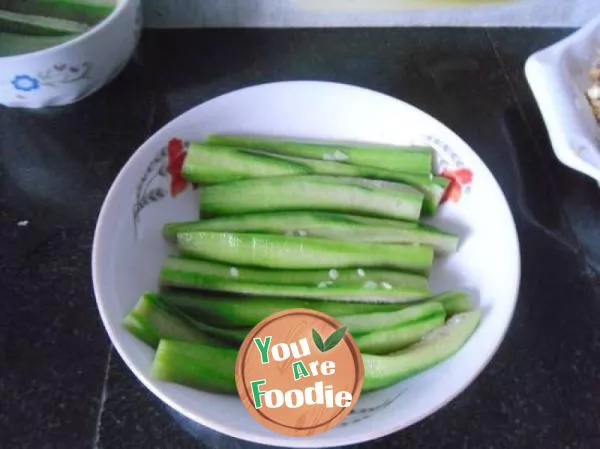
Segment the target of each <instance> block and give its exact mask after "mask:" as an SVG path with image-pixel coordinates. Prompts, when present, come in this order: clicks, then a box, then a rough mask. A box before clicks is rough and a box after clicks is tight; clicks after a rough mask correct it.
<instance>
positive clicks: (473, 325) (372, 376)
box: [362, 310, 481, 392]
mask: <svg viewBox="0 0 600 449" xmlns="http://www.w3.org/2000/svg"><path fill="white" fill-rule="evenodd" d="M480 318H481V312H480V311H479V310H474V311H471V312H465V313H461V314H457V315H455V316H453V317H452V318H450V319H449V320H448V322H447V323H446V324H445V325H444V326H442V327H441V328H438V329H436V330H434V331H433V332H432V333H431V334H429V335H428V336H427V337H426V338H424V339H423V340H422V341H421V342H419V343H417V344H415V345H413V346H410V347H408V348H407V349H404V350H402V351H399V352H397V353H395V354H392V355H384V356H377V355H370V354H363V356H362V357H363V365H364V369H365V380H364V383H363V392H367V391H371V390H376V389H380V388H385V387H388V386H390V385H394V384H396V383H398V382H400V381H401V380H404V379H407V378H408V377H410V376H413V375H415V374H418V373H420V372H422V371H424V370H426V369H429V368H431V367H433V366H435V365H437V364H438V363H441V362H443V361H444V360H446V359H448V358H450V357H451V356H453V355H454V354H455V353H456V352H458V350H459V349H461V348H462V346H463V345H464V344H465V343H466V342H467V340H468V339H469V338H470V337H471V335H473V332H475V330H476V329H477V326H478V325H479V320H480Z"/></svg>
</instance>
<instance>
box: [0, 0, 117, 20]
mask: <svg viewBox="0 0 600 449" xmlns="http://www.w3.org/2000/svg"><path fill="white" fill-rule="evenodd" d="M1 4H2V5H5V4H6V6H5V8H6V9H8V10H9V11H13V12H18V13H24V14H36V15H42V16H47V17H55V18H59V19H68V20H73V21H76V22H83V23H86V24H88V25H94V24H96V23H97V22H99V21H101V20H103V19H104V18H106V17H107V16H108V15H109V14H110V13H111V12H112V11H113V10H114V8H115V6H116V0H8V1H7V0H4V1H3V2H1Z"/></svg>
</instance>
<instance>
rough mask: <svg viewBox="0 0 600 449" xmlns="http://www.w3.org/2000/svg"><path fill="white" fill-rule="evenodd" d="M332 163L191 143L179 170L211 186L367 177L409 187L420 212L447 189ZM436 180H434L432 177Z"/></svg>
mask: <svg viewBox="0 0 600 449" xmlns="http://www.w3.org/2000/svg"><path fill="white" fill-rule="evenodd" d="M400 170H401V169H398V171H392V170H384V169H378V168H372V167H364V166H359V165H349V164H343V163H339V162H335V161H321V160H315V159H307V158H296V157H289V156H283V155H279V154H270V153H264V152H256V151H252V150H244V149H236V148H232V147H224V146H218V145H206V144H200V143H192V144H191V146H190V148H189V149H188V152H187V156H186V158H185V162H184V164H183V168H182V174H183V176H184V177H185V178H186V179H187V180H188V181H191V182H197V183H199V184H205V185H206V184H215V183H221V182H230V181H238V180H243V179H254V178H263V177H279V176H293V175H329V176H345V177H357V178H371V179H379V180H385V181H394V182H399V183H402V184H407V185H410V186H412V187H414V188H416V189H417V190H419V191H420V192H421V193H423V194H424V195H425V204H424V209H425V211H426V212H427V213H433V212H435V210H436V209H437V207H438V205H439V202H440V200H441V198H442V195H443V193H444V191H445V187H446V186H447V180H446V179H445V178H439V179H441V180H444V181H446V183H445V184H444V183H443V182H442V183H441V184H442V185H440V182H439V181H437V180H434V179H433V178H434V177H432V176H431V174H411V173H403V172H402V171H400ZM435 178H437V177H435Z"/></svg>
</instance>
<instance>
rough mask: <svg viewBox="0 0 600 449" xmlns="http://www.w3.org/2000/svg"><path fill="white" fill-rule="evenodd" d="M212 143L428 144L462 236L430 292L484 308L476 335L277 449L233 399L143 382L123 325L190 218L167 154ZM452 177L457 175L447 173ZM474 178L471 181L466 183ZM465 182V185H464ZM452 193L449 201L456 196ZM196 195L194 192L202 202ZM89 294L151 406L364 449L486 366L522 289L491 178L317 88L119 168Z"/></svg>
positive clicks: (366, 98)
mask: <svg viewBox="0 0 600 449" xmlns="http://www.w3.org/2000/svg"><path fill="white" fill-rule="evenodd" d="M212 132H240V133H258V134H268V135H282V136H288V137H289V136H293V137H297V138H316V139H334V140H340V141H365V142H376V143H383V144H386V143H387V144H407V143H414V144H417V143H430V144H431V145H432V146H434V147H435V148H436V150H437V155H438V161H437V165H438V168H439V170H441V171H445V172H446V173H448V171H454V172H456V173H458V175H459V176H458V178H460V179H461V181H462V183H463V185H462V195H461V198H460V199H459V198H458V194H457V195H455V196H454V198H455V200H456V202H449V203H446V204H445V205H444V206H443V207H442V209H441V211H440V213H439V214H438V216H437V218H436V220H435V222H436V223H437V224H439V225H441V226H444V227H446V229H451V230H454V231H458V232H460V233H461V235H462V237H463V242H462V245H461V247H460V250H459V251H458V252H457V253H456V254H454V255H453V256H451V257H449V258H446V259H440V260H439V261H438V262H437V263H436V266H435V267H434V270H433V273H432V287H433V289H434V290H436V291H442V290H445V289H450V288H465V289H468V290H470V291H472V292H474V294H475V295H476V296H477V297H478V298H479V300H480V303H481V307H482V308H483V311H484V313H483V318H482V322H481V325H480V327H479V328H478V330H477V331H476V333H475V334H474V335H473V337H472V338H471V340H470V341H469V342H468V343H467V344H466V346H464V347H463V349H462V350H461V351H460V352H459V353H458V354H456V356H455V357H453V358H452V359H450V360H448V361H447V362H445V363H443V364H441V365H439V366H437V367H436V368H434V369H431V370H429V371H427V372H426V373H423V374H421V375H419V376H417V377H415V378H413V379H410V380H408V381H406V382H403V383H400V384H398V385H396V386H394V387H392V388H389V389H387V390H382V391H379V392H374V393H370V394H365V395H363V396H361V399H360V402H359V403H358V405H357V407H356V410H355V413H353V414H351V415H350V417H349V418H348V419H347V420H346V421H345V422H344V423H343V424H342V425H341V426H339V427H337V428H335V429H333V430H331V431H329V432H327V433H324V434H321V435H317V436H314V437H310V438H297V439H294V438H287V437H284V436H281V435H278V434H275V433H273V432H271V431H269V430H267V429H264V428H262V427H261V426H260V425H259V424H258V423H256V422H255V421H254V420H253V419H252V417H251V416H250V415H249V414H248V413H247V411H246V410H245V409H244V407H243V405H242V403H241V401H240V400H239V398H237V397H223V396H218V395H214V394H210V393H204V392H200V391H195V390H191V389H188V388H185V387H181V386H178V385H174V384H170V383H164V382H158V381H156V380H154V379H152V378H151V377H150V376H149V370H150V366H151V362H152V358H153V351H152V350H151V349H150V348H148V347H146V346H145V345H144V344H143V343H141V342H140V341H138V340H136V339H135V338H134V337H132V336H131V335H129V334H128V333H127V332H126V331H125V330H124V328H123V327H122V326H121V320H122V319H123V317H124V316H125V314H126V313H127V312H128V311H129V310H130V308H131V307H132V306H133V305H134V304H135V302H136V301H137V299H138V297H139V296H140V294H141V293H143V292H144V291H146V290H153V289H156V288H157V276H158V272H159V269H160V266H161V264H162V262H163V261H164V258H165V257H166V255H167V254H168V253H170V252H172V248H171V247H170V246H169V245H168V244H167V243H165V241H164V240H163V238H162V237H161V228H162V225H163V224H164V223H166V222H169V221H173V220H188V219H193V218H194V217H196V216H197V214H198V194H199V192H198V191H197V190H194V189H193V188H192V187H190V186H188V188H187V189H185V190H184V191H183V192H182V193H180V194H179V195H177V196H175V197H173V196H172V195H171V194H170V191H169V186H170V185H171V181H172V180H171V178H170V176H169V174H168V170H167V167H168V160H169V154H170V153H171V156H172V155H173V154H172V153H176V152H177V151H179V150H180V149H181V148H185V145H183V146H181V145H177V144H176V142H173V143H172V144H171V148H170V150H168V149H167V143H168V142H169V141H170V139H173V138H174V137H175V138H180V139H183V141H189V140H194V139H202V138H204V137H205V136H206V135H207V134H208V133H212ZM457 170H458V171H457ZM471 173H472V180H471V179H470V178H471V176H470V174H471ZM471 181H472V182H471ZM456 191H459V190H458V189H457V190H456ZM200 194H201V192H200ZM92 259H93V280H94V291H95V294H96V298H97V303H98V308H99V310H100V314H101V316H102V320H103V322H104V325H105V326H106V329H107V331H108V333H109V335H110V338H111V339H112V341H113V343H114V345H115V347H116V349H117V351H118V352H119V354H120V355H121V357H122V358H123V359H124V360H125V362H126V363H127V365H128V366H129V367H130V368H131V370H132V371H133V372H134V373H135V375H136V376H137V377H138V378H139V380H140V381H141V382H143V383H144V385H145V386H146V387H148V388H149V389H150V390H151V391H152V392H153V393H154V394H155V395H156V396H158V397H159V398H160V399H162V400H163V401H164V402H166V403H167V404H169V405H170V406H171V407H173V408H174V409H176V410H177V411H179V412H180V413H182V414H183V415H185V416H187V417H188V418H190V419H192V420H194V421H196V422H198V423H200V424H203V425H205V426H208V427H210V428H212V429H215V430H217V431H219V432H222V433H225V434H228V435H231V436H234V437H237V438H241V439H245V440H250V441H254V442H259V443H263V444H270V445H277V446H288V447H331V446H340V445H347V444H351V443H358V442H362V441H367V440H372V439H375V438H378V437H381V436H384V435H387V434H389V433H392V432H394V431H398V430H401V429H403V428H405V427H407V426H409V425H411V424H413V423H415V422H417V421H419V420H421V419H423V418H425V417H426V416H428V415H429V414H431V413H433V412H435V411H436V410H438V409H439V408H440V407H442V406H443V405H445V404H446V403H448V401H450V400H452V399H453V398H454V397H455V396H457V395H458V394H459V393H460V392H461V391H462V390H463V389H465V388H466V387H467V386H468V385H469V384H470V383H471V382H472V381H473V380H474V379H475V377H476V376H477V375H478V374H479V373H480V372H481V370H482V369H483V368H484V367H485V366H486V364H487V363H488V362H489V360H490V359H491V357H492V356H493V355H494V353H495V351H496V349H497V348H498V345H499V344H500V342H501V341H502V339H503V336H504V334H505V332H506V330H507V327H508V325H509V323H510V321H511V317H512V314H513V309H514V307H515V302H516V299H517V292H518V287H519V280H520V253H519V243H518V239H517V233H516V230H515V225H514V222H513V218H512V216H511V213H510V210H509V208H508V205H507V203H506V200H505V198H504V196H503V194H502V191H501V189H500V188H499V186H498V184H497V183H496V181H495V179H494V177H493V176H492V174H491V173H490V172H489V170H488V169H487V168H486V167H485V165H484V164H483V163H482V162H481V160H480V159H479V157H478V156H477V155H476V154H475V153H474V152H473V150H471V149H470V148H469V147H468V146H467V145H466V144H465V143H464V142H463V141H462V140H461V139H460V138H459V137H457V136H456V135H455V134H454V133H453V132H452V131H450V130H449V129H448V128H446V127H445V126H444V125H442V124H441V123H439V122H438V121H437V120H435V119H433V118H432V117H430V116H428V115H427V114H425V113H423V112H421V111H419V110H418V109H416V108H414V107H412V106H410V105H408V104H406V103H403V102H402V101H399V100H396V99H394V98H391V97H388V96H386V95H382V94H379V93H376V92H373V91H370V90H366V89H362V88H358V87H352V86H346V85H339V84H332V83H321V82H287V83H275V84H267V85H261V86H256V87H250V88H246V89H242V90H239V91H236V92H233V93H230V94H227V95H223V96H221V97H218V98H215V99H213V100H211V101H208V102H207V103H204V104H201V105H200V106H197V107H195V108H194V109H192V110H190V111H188V112H186V113H185V114H183V115H181V116H180V117H178V118H176V119H175V120H173V121H172V122H171V123H169V124H168V125H166V126H165V127H164V128H162V129H161V130H159V131H158V132H157V133H156V134H155V135H154V136H152V137H151V138H150V139H149V140H148V141H147V142H146V143H144V144H143V145H142V146H141V147H140V148H139V149H138V151H137V152H136V153H135V154H134V155H133V156H132V158H131V159H130V160H129V162H127V164H126V165H125V167H124V168H123V169H122V171H121V173H120V174H119V176H118V177H117V179H116V181H115V182H114V184H113V186H112V187H111V189H110V192H109V193H108V196H107V198H106V200H105V203H104V205H103V207H102V210H101V213H100V216H99V219H98V224H97V228H96V233H95V237H94V246H93V255H92Z"/></svg>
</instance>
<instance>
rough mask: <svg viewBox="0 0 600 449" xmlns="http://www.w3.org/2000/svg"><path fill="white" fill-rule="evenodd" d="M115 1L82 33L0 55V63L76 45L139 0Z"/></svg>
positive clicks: (100, 29)
mask: <svg viewBox="0 0 600 449" xmlns="http://www.w3.org/2000/svg"><path fill="white" fill-rule="evenodd" d="M117 1H118V3H117V5H116V6H115V8H114V9H113V10H112V11H111V13H110V14H109V15H108V16H106V17H105V18H104V19H102V20H101V21H100V22H97V23H96V24H94V25H93V26H92V27H91V28H90V29H89V30H87V31H85V32H84V33H81V34H80V35H79V36H76V37H74V38H73V39H69V40H68V41H66V42H63V43H61V44H58V45H54V46H52V47H48V48H43V49H41V50H37V51H32V52H29V53H21V54H18V55H13V56H0V64H1V63H14V62H21V61H22V60H23V59H27V58H31V57H34V56H46V55H47V54H49V53H53V52H56V51H60V50H63V49H65V48H67V47H68V46H70V45H76V44H78V43H80V42H83V41H84V40H87V39H88V38H91V37H93V36H95V35H96V34H98V33H99V32H100V31H102V29H104V28H105V27H106V26H107V25H108V23H109V22H111V21H112V20H113V19H114V18H115V17H117V16H118V15H120V14H121V13H122V12H123V10H125V8H126V6H128V5H129V4H130V3H132V2H134V1H139V0H117Z"/></svg>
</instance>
